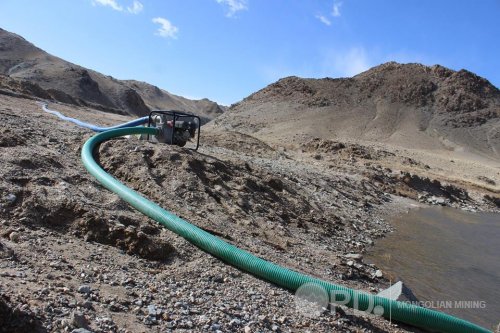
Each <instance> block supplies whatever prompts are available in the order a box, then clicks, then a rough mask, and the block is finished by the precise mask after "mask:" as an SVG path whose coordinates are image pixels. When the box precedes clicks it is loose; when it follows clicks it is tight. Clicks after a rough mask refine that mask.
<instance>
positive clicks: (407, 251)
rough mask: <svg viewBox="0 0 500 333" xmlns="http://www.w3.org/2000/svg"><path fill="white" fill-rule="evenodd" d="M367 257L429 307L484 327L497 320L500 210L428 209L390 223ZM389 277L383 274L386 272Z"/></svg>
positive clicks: (499, 311) (493, 325)
mask: <svg viewBox="0 0 500 333" xmlns="http://www.w3.org/2000/svg"><path fill="white" fill-rule="evenodd" d="M391 224H392V225H393V226H394V227H395V228H396V231H395V232H394V233H391V234H389V235H388V236H387V237H385V238H384V239H381V240H378V241H377V242H376V245H375V247H374V248H372V249H371V251H369V253H368V255H367V259H368V261H371V262H373V263H375V264H376V265H378V266H379V267H380V268H381V269H382V270H383V271H384V272H386V273H388V275H389V276H390V277H391V278H392V279H402V280H403V281H404V282H405V283H406V284H407V285H408V286H409V287H410V289H411V290H412V291H413V292H414V294H415V295H416V296H417V298H419V300H421V301H423V302H425V304H426V305H427V306H429V307H434V308H438V309H439V310H440V311H443V312H446V313H449V314H452V315H456V316H459V317H460V318H463V319H466V320H469V321H472V322H474V323H476V324H479V325H482V326H485V327H486V328H489V329H493V328H496V327H497V325H498V324H499V323H500V214H495V213H468V212H464V211H460V210H457V209H453V208H445V207H439V208H437V207H432V208H424V209H416V210H412V211H410V212H409V213H408V214H404V215H402V216H399V217H397V218H395V219H394V220H393V221H391ZM386 275H387V274H386Z"/></svg>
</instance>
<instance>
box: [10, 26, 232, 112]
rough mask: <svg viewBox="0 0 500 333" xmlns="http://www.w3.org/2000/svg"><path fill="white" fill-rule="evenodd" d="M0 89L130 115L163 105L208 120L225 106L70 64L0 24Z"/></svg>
mask: <svg viewBox="0 0 500 333" xmlns="http://www.w3.org/2000/svg"><path fill="white" fill-rule="evenodd" d="M0 90H1V91H3V92H4V93H8V94H13V93H14V94H21V95H25V96H36V97H40V98H45V99H51V100H55V101H59V102H63V103H69V104H74V105H79V106H90V107H93V108H97V109H101V110H104V111H111V112H114V113H126V114H131V115H145V114H147V113H148V112H149V111H150V110H152V109H166V108H167V109H177V110H181V111H187V112H192V113H195V114H197V115H199V116H201V117H203V118H205V119H206V120H209V119H213V118H214V117H216V116H218V115H219V114H221V113H222V112H223V111H224V108H223V107H221V106H219V105H217V103H215V102H211V101H209V100H207V99H203V100H199V101H195V100H189V99H186V98H183V97H180V96H176V95H173V94H170V93H169V92H167V91H164V90H161V89H159V88H158V87H155V86H152V85H150V84H147V83H142V82H141V83H139V82H135V81H121V80H117V79H115V78H113V77H111V76H106V75H103V74H101V73H98V72H96V71H92V70H90V69H86V68H83V67H81V66H78V65H75V64H72V63H70V62H67V61H65V60H63V59H60V58H57V57H55V56H52V55H50V54H48V53H46V52H45V51H43V50H41V49H39V48H37V47H36V46H34V45H33V44H31V43H29V42H28V41H26V40H25V39H24V38H22V37H21V36H18V35H16V34H13V33H10V32H8V31H5V30H2V29H0Z"/></svg>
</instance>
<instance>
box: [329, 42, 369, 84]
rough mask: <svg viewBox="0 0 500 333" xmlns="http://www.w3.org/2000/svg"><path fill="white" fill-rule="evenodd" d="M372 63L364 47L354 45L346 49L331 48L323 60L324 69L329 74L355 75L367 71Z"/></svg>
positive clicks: (334, 75)
mask: <svg viewBox="0 0 500 333" xmlns="http://www.w3.org/2000/svg"><path fill="white" fill-rule="evenodd" d="M371 65H372V62H371V61H370V59H369V58H368V56H367V54H366V51H365V49H364V48H362V47H352V48H350V49H348V50H346V51H340V52H339V51H336V50H330V52H328V53H327V54H326V56H325V59H324V61H323V71H324V72H325V74H326V75H328V76H333V77H336V76H341V77H347V76H354V75H356V74H359V73H361V72H364V71H366V70H367V69H369V68H370V67H371Z"/></svg>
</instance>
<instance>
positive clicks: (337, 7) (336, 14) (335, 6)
mask: <svg viewBox="0 0 500 333" xmlns="http://www.w3.org/2000/svg"><path fill="white" fill-rule="evenodd" d="M340 7H342V2H337V1H334V2H333V9H332V16H333V17H339V16H340Z"/></svg>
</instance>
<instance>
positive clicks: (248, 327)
mask: <svg viewBox="0 0 500 333" xmlns="http://www.w3.org/2000/svg"><path fill="white" fill-rule="evenodd" d="M244 330H245V333H250V332H252V329H251V328H250V326H245V328H244Z"/></svg>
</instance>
